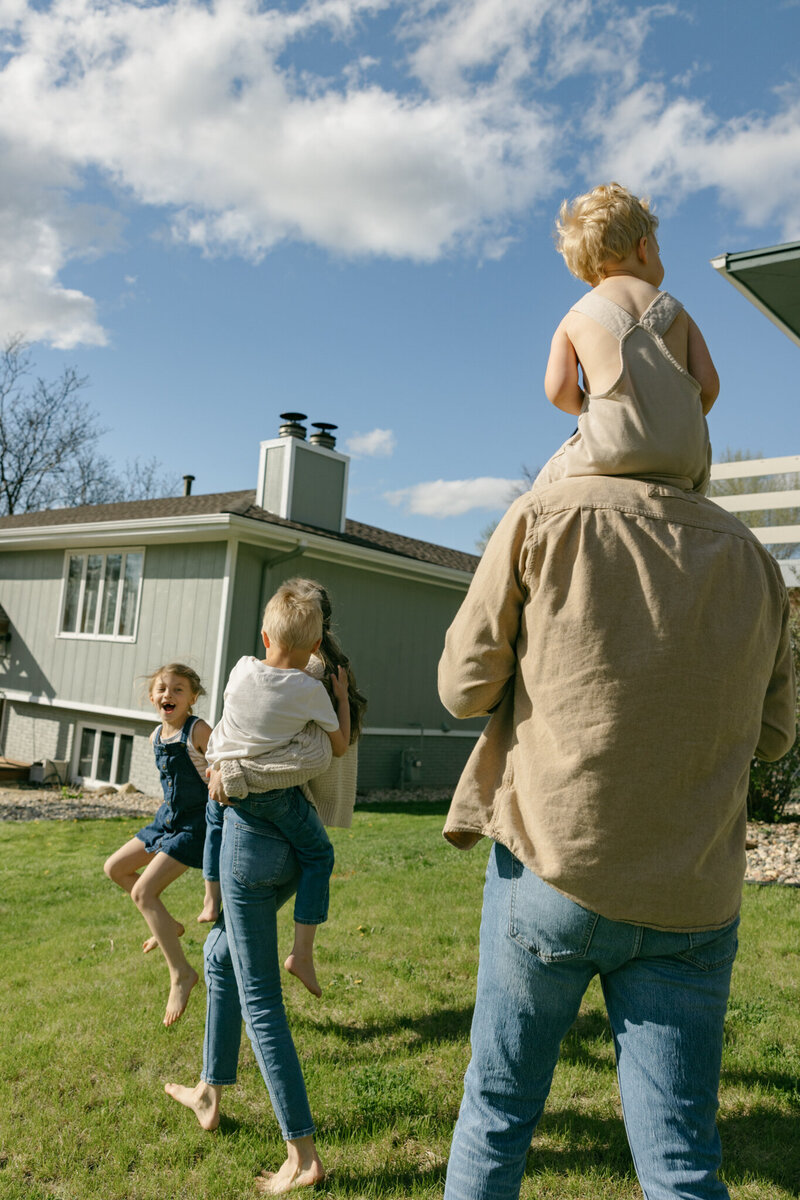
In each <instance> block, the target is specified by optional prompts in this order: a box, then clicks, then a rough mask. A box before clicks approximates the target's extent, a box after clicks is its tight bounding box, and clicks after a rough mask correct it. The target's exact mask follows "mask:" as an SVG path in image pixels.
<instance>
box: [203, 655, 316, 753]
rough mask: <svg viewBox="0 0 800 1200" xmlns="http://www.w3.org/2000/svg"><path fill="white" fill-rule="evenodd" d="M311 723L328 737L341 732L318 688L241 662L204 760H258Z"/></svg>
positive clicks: (285, 671) (296, 675)
mask: <svg viewBox="0 0 800 1200" xmlns="http://www.w3.org/2000/svg"><path fill="white" fill-rule="evenodd" d="M309 721H315V722H316V723H317V725H320V726H321V727H322V729H324V730H325V731H326V732H328V733H333V732H334V731H335V730H337V729H338V728H339V719H338V717H337V716H336V713H335V712H334V709H333V705H332V703H331V700H330V697H329V696H328V693H327V692H326V690H325V688H324V686H323V685H322V683H320V682H319V681H318V680H316V679H312V678H311V676H310V675H308V674H306V672H305V671H299V670H296V669H294V668H284V667H271V666H269V665H268V664H267V663H265V662H261V661H260V660H259V659H257V658H251V657H249V656H247V657H245V658H240V659H239V661H238V663H237V664H236V666H235V667H234V668H233V670H232V671H231V674H230V678H229V679H228V684H227V687H226V688H225V703H224V706H223V710H222V718H221V720H220V721H219V723H218V724H217V725H216V726H215V727H214V729H213V730H212V732H211V737H210V738H209V740H208V749H207V750H206V758H207V760H208V762H209V763H211V764H214V763H217V762H220V761H221V760H222V759H235V758H257V757H259V756H260V755H263V754H267V753H269V752H271V751H274V750H275V749H276V748H278V747H280V746H283V745H285V744H286V743H287V742H289V741H291V739H292V738H293V737H296V735H297V734H298V733H300V731H301V730H302V729H304V728H305V726H306V725H307V724H308V722H309Z"/></svg>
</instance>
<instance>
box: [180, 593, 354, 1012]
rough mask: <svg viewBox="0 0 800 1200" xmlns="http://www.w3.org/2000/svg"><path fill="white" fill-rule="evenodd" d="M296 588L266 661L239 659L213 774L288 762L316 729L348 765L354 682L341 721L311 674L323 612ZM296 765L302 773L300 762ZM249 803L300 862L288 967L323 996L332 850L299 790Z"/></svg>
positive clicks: (274, 613) (271, 622)
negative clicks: (318, 949)
mask: <svg viewBox="0 0 800 1200" xmlns="http://www.w3.org/2000/svg"><path fill="white" fill-rule="evenodd" d="M299 582H300V583H302V582H303V581H299ZM297 583H298V581H291V582H290V583H288V584H284V585H283V586H282V587H280V588H278V590H277V592H276V593H275V595H274V596H273V597H272V599H271V600H270V601H269V603H268V604H267V607H266V609H265V610H264V619H263V622H262V631H261V637H262V640H263V642H264V648H265V650H266V656H265V658H264V659H263V660H260V659H257V658H252V657H245V658H240V659H239V661H238V663H237V664H236V666H235V667H234V668H233V670H232V671H231V674H230V678H229V680H228V684H227V687H226V688H225V703H224V707H223V711H222V719H221V720H220V722H219V724H218V725H217V726H216V727H215V729H214V730H213V732H212V734H211V737H210V738H209V742H208V749H207V751H206V758H207V760H208V762H209V763H210V764H211V766H212V767H218V766H219V764H220V763H221V762H223V761H225V760H231V759H237V760H241V759H244V760H247V759H253V760H255V759H258V760H261V761H262V762H263V761H269V760H270V759H273V760H275V761H281V760H283V761H284V762H285V761H286V758H287V748H288V750H289V751H290V752H292V753H294V755H295V756H296V755H297V748H298V746H300V747H302V744H303V739H302V736H301V735H302V734H303V731H304V730H306V729H307V727H308V726H309V723H313V724H314V725H316V726H319V727H320V728H321V729H323V730H324V731H325V733H327V735H328V738H329V739H330V748H331V750H332V752H333V754H334V756H336V757H341V756H342V755H343V754H344V753H345V751H346V750H347V748H348V746H349V743H350V706H349V701H348V691H347V675H346V672H345V671H344V669H343V668H341V667H340V668H339V671H338V672H337V673H336V674H334V675H332V676H331V683H332V687H333V692H334V696H335V699H336V708H337V713H338V715H337V713H334V710H333V705H332V704H331V701H330V698H329V696H328V693H327V692H326V690H325V687H324V685H323V684H322V683H321V682H320V681H319V680H318V679H314V678H312V676H311V675H309V674H307V673H306V671H305V668H306V667H307V666H308V662H309V659H310V658H311V655H312V654H313V653H314V651H316V650H317V649H318V648H319V645H320V642H321V640H322V610H321V607H320V602H319V597H318V596H317V595H316V594H315V593H314V592H313V591H311V590H310V589H308V588H305V587H299V586H297ZM312 742H313V739H312ZM297 765H298V767H300V765H301V763H300V761H299V760H298V764H297ZM248 799H249V801H250V802H251V803H252V802H254V801H263V803H264V804H265V806H266V811H265V816H267V818H268V819H269V820H270V821H272V822H273V823H274V824H275V825H276V826H277V827H278V828H279V829H280V830H281V832H282V833H283V835H284V836H285V837H286V838H287V839H288V841H289V842H290V843H291V845H292V848H293V850H294V852H295V854H296V855H297V859H298V862H299V864H300V869H301V874H300V882H299V884H298V887H297V895H296V898H295V910H294V920H295V938H294V946H293V947H292V952H291V954H290V955H289V957H288V958H287V959H286V962H285V963H284V966H285V967H286V969H287V971H289V972H291V974H293V975H296V976H297V977H298V978H299V979H300V980H301V981H302V982H303V983H304V984H305V986H306V987H307V988H308V990H309V991H310V992H312V993H313V994H314V995H315V996H320V995H321V994H322V990H321V988H320V986H319V983H318V981H317V975H316V971H315V969H314V958H313V949H314V936H315V934H316V930H317V925H319V924H321V923H322V922H323V921H325V920H327V915H328V890H329V888H328V885H329V880H330V876H331V871H332V870H333V847H332V846H331V843H330V840H329V838H328V835H327V833H326V832H325V828H324V826H323V824H322V822H321V821H320V819H319V817H318V816H317V814H316V812H315V810H314V808H313V806H312V805H311V804H309V803H308V801H307V800H306V798H305V796H304V795H303V793H302V792H301V791H300V789H299V788H297V787H295V788H283V789H280V790H277V791H271V792H269V791H268V792H264V793H262V795H261V796H253V795H252V794H251V795H250V796H249V797H248ZM209 808H210V810H211V812H210V814H209V816H210V819H209V834H208V835H207V838H206V856H205V858H204V862H203V874H204V875H205V876H206V879H211V880H213V879H218V878H219V867H218V861H217V862H214V859H215V858H216V859H218V856H219V844H220V840H221V839H220V837H219V836H218V830H219V825H220V819H219V817H220V814H219V809H218V808H217V806H216V805H215V804H214V802H213V801H210V802H209ZM215 826H216V829H215ZM216 886H217V888H218V887H219V885H218V884H217V885H216Z"/></svg>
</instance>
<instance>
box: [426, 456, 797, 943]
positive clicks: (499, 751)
mask: <svg viewBox="0 0 800 1200" xmlns="http://www.w3.org/2000/svg"><path fill="white" fill-rule="evenodd" d="M439 690H440V694H441V697H442V701H443V703H444V704H445V705H446V707H447V708H448V709H449V710H450V712H452V713H453V715H454V716H457V717H475V716H480V715H484V714H488V713H491V717H490V720H489V722H488V724H487V726H486V729H485V731H484V732H483V734H482V735H481V737H480V739H479V741H478V744H477V745H476V747H475V750H474V751H473V753H472V755H471V757H470V760H469V762H468V764H467V767H466V768H465V771H464V774H463V776H462V778H461V781H460V783H459V785H458V788H457V790H456V793H455V796H454V798H453V802H452V805H451V808H450V812H449V814H448V817H447V822H446V825H445V836H446V837H447V838H448V839H449V840H450V841H452V842H454V843H455V844H456V845H460V846H465V847H466V846H469V845H473V844H474V843H475V842H476V841H477V840H478V838H479V837H480V836H482V835H486V836H488V837H491V838H494V839H495V840H497V841H499V842H501V843H502V844H503V845H505V846H507V847H508V848H509V849H510V850H511V851H512V853H514V854H515V855H516V856H517V857H518V858H519V859H520V860H521V861H522V862H523V863H524V864H525V865H526V866H527V867H529V868H530V869H531V870H532V871H534V872H535V873H536V874H537V875H538V876H539V877H540V878H541V879H543V880H545V882H547V883H549V884H551V885H552V886H553V887H555V888H557V889H558V890H559V891H561V892H563V893H564V894H565V895H567V896H569V897H570V898H571V899H573V900H575V901H577V902H578V903H579V904H582V905H584V906H585V907H587V908H589V909H592V910H593V911H595V912H598V913H600V914H601V915H603V916H605V917H608V918H610V919H612V920H620V921H630V922H634V923H636V924H643V925H649V926H653V927H655V928H661V929H670V930H702V929H714V928H720V927H722V926H724V925H727V924H729V923H730V922H731V921H732V920H733V919H734V918H735V916H736V914H737V912H738V910H739V904H740V900H741V888H742V880H743V877H744V868H745V846H744V843H745V822H746V811H745V801H746V795H747V784H748V772H749V764H750V760H751V758H752V756H753V753H754V752H756V753H758V755H760V756H761V757H762V758H765V759H768V760H772V759H776V758H779V757H780V756H781V755H782V754H785V753H786V751H787V750H788V749H789V748H790V747H791V745H792V742H793V740H794V720H795V684H794V675H793V668H792V656H791V648H790V644H789V630H788V601H787V597H786V590H785V588H784V585H783V581H782V579H781V576H780V571H779V569H778V566H777V564H776V563H775V562H774V560H773V559H772V558H771V557H770V556H769V554H768V553H767V552H766V551H765V550H764V548H763V547H762V546H761V544H760V543H759V542H758V540H757V539H756V537H755V536H754V535H753V534H752V533H751V532H750V530H748V529H747V527H746V526H744V525H743V524H742V523H741V522H740V521H738V520H737V519H736V518H735V517H733V516H732V515H730V514H729V513H727V512H725V511H724V510H722V509H721V508H719V507H717V505H715V504H714V503H713V502H712V501H710V500H707V499H706V498H705V497H702V496H698V495H695V494H692V493H688V492H684V491H681V490H679V489H676V488H673V487H669V486H665V485H660V484H658V483H647V482H643V481H641V480H636V479H629V478H607V477H589V478H573V479H567V480H563V481H561V482H559V483H554V484H551V485H549V486H547V487H544V488H542V489H541V490H539V489H536V490H534V491H532V492H528V493H527V494H526V495H525V496H522V497H521V498H520V499H519V500H517V501H516V503H515V504H514V505H513V506H512V507H511V509H510V510H509V511H508V513H507V514H506V516H505V517H504V518H503V520H502V521H501V523H500V525H499V526H498V528H497V530H496V532H495V533H494V535H493V537H492V539H491V541H490V543H489V546H488V547H487V549H486V552H485V554H484V556H483V558H482V560H481V562H480V564H479V566H478V570H477V572H476V574H475V578H474V580H473V583H472V585H471V587H470V589H469V592H468V594H467V597H466V599H465V600H464V603H463V605H462V607H461V609H460V611H459V612H458V614H457V616H456V618H455V620H454V622H453V624H452V626H451V628H450V630H449V631H448V634H447V640H446V645H445V650H444V654H443V656H442V659H441V662H440V664H439Z"/></svg>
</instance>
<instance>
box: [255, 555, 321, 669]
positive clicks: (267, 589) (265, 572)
mask: <svg viewBox="0 0 800 1200" xmlns="http://www.w3.org/2000/svg"><path fill="white" fill-rule="evenodd" d="M307 549H308V542H306V541H304V540H302V539H301V540H300V541H299V542H298V543H297V544H296V545H295V546H293V547H292V549H291V550H284V552H283V553H282V554H276V555H275V557H274V558H268V559H265V561H264V564H263V566H262V568H261V594H260V597H259V610H258V615H257V617H256V620H257V621H259V622H260V621H261V614H262V613H263V611H264V609H265V608H266V606H267V601H268V600H269V598H270V596H271V595H272V590H273V589H272V586H271V583H270V578H269V573H270V570H271V569H272V567H277V566H280V565H281V564H283V563H287V562H290V561H291V560H292V559H293V558H301V557H302V556H303V555H304V554H305V552H306V550H307ZM257 652H258V653H259V654H260V653H261V642H260V641H259V643H258V646H257Z"/></svg>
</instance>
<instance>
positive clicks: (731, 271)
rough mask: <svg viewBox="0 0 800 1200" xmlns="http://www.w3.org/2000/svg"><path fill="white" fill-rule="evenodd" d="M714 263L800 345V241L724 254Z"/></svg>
mask: <svg viewBox="0 0 800 1200" xmlns="http://www.w3.org/2000/svg"><path fill="white" fill-rule="evenodd" d="M711 265H712V267H714V268H715V270H717V271H719V272H720V274H721V275H724V276H725V278H726V279H727V280H729V281H730V282H731V283H732V284H733V286H734V287H735V288H738V289H739V291H740V292H743V293H744V295H745V296H747V298H748V300H750V301H751V303H752V304H755V306H756V308H759V309H760V310H761V312H763V313H764V314H765V315H766V316H768V317H769V319H770V321H773V322H774V323H775V324H776V325H777V326H778V328H779V329H782V330H783V332H784V333H785V334H786V335H787V337H790V338H791V339H792V341H793V342H795V343H796V344H797V345H798V346H800V242H788V243H787V244H786V245H785V246H767V247H766V248H765V249H763V250H742V251H740V252H739V253H737V254H720V255H719V256H718V257H717V258H712V259H711Z"/></svg>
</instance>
